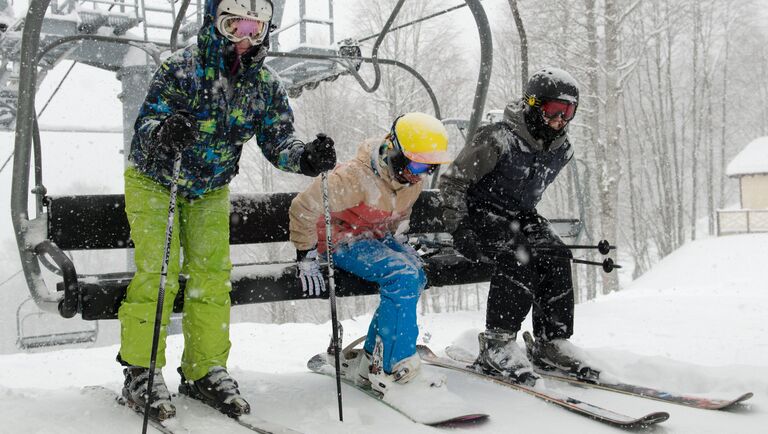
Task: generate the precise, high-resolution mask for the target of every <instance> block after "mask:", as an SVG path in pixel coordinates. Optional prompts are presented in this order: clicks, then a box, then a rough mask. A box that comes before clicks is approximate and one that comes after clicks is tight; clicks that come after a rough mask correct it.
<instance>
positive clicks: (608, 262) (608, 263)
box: [541, 255, 621, 273]
mask: <svg viewBox="0 0 768 434" xmlns="http://www.w3.org/2000/svg"><path fill="white" fill-rule="evenodd" d="M541 256H543V257H545V258H558V259H568V260H569V261H571V262H573V263H574V264H585V265H597V266H599V267H603V271H605V272H606V273H610V272H611V271H613V269H614V268H621V265H619V264H617V263H615V262H613V259H611V258H605V259H603V260H602V261H601V262H597V261H587V260H585V259H577V258H569V257H567V256H560V255H541Z"/></svg>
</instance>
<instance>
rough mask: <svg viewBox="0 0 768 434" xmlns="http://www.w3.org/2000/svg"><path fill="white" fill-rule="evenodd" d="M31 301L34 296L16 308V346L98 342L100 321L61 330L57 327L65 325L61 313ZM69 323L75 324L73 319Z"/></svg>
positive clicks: (38, 346)
mask: <svg viewBox="0 0 768 434" xmlns="http://www.w3.org/2000/svg"><path fill="white" fill-rule="evenodd" d="M30 301H32V297H29V298H27V299H26V300H24V301H23V302H21V304H19V307H18V309H16V346H17V347H18V348H19V349H22V350H33V349H38V348H44V347H49V346H54V345H56V346H58V345H76V344H92V343H94V342H96V338H97V337H98V335H99V322H98V321H93V322H91V323H90V325H89V326H88V328H83V329H79V330H70V331H61V330H59V329H58V328H57V327H60V326H62V325H63V324H62V319H61V317H60V316H59V315H57V314H53V313H50V312H45V311H42V310H40V309H38V307H37V306H36V305H35V304H34V303H29V302H30ZM67 324H68V326H67V328H71V326H72V325H73V324H72V322H71V321H67ZM85 324H89V323H85ZM75 325H76V324H75ZM80 327H82V326H80Z"/></svg>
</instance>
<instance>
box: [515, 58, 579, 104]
mask: <svg viewBox="0 0 768 434" xmlns="http://www.w3.org/2000/svg"><path fill="white" fill-rule="evenodd" d="M523 96H524V98H525V102H526V104H527V105H529V106H531V107H533V106H536V105H540V104H541V101H542V100H548V99H549V100H551V99H559V100H564V101H568V102H572V103H576V104H578V103H579V85H578V84H577V83H576V80H575V79H574V78H573V76H571V74H569V73H568V72H567V71H564V70H562V69H559V68H552V67H546V68H543V69H541V70H539V71H536V72H534V73H533V75H531V77H530V78H529V79H528V83H526V84H525V90H524V91H523Z"/></svg>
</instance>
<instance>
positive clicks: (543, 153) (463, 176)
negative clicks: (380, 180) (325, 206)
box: [439, 101, 573, 232]
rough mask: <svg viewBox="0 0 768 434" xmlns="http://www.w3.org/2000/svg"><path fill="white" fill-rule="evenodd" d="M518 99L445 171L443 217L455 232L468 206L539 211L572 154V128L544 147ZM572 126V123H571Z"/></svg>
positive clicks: (504, 212)
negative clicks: (541, 202) (569, 136)
mask: <svg viewBox="0 0 768 434" xmlns="http://www.w3.org/2000/svg"><path fill="white" fill-rule="evenodd" d="M523 110H524V107H523V104H522V102H520V101H518V102H515V103H512V104H510V105H508V106H507V107H506V109H505V110H504V118H503V120H501V121H500V122H496V123H493V124H490V125H486V126H483V127H481V128H480V129H478V131H477V134H476V135H475V138H474V139H473V141H472V143H470V144H469V145H468V146H465V147H464V149H462V151H461V152H460V153H459V155H458V157H456V159H455V160H454V161H453V163H451V165H450V166H449V167H448V170H447V171H446V172H445V174H443V175H442V176H441V177H440V187H439V188H440V194H441V197H442V200H443V207H444V208H443V210H444V211H443V217H444V222H445V224H446V229H447V230H448V231H449V232H453V231H455V230H456V228H457V227H458V225H459V222H461V221H462V220H463V219H464V218H465V217H466V216H467V214H468V213H469V212H472V213H474V212H479V213H481V215H484V214H487V213H489V212H490V213H493V214H497V215H500V216H505V217H508V218H509V217H514V216H515V215H517V214H518V213H519V212H521V211H535V207H536V205H537V204H538V203H539V201H540V200H541V196H542V194H543V193H544V190H546V188H547V187H548V186H549V185H550V184H551V183H552V182H553V181H554V180H555V177H557V174H558V173H560V170H561V169H562V168H563V167H565V165H566V164H567V163H568V161H570V159H571V158H572V157H573V149H572V147H571V144H570V142H568V138H567V132H566V133H564V134H562V135H561V136H559V137H558V138H557V139H555V140H554V141H553V142H552V143H551V144H550V146H549V147H548V148H547V149H545V148H544V146H543V144H542V143H541V142H540V141H538V140H536V139H534V138H533V136H531V134H530V133H529V132H528V129H527V128H526V125H525V116H524V114H523ZM566 128H567V127H566Z"/></svg>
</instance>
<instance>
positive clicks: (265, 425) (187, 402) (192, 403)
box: [173, 394, 302, 434]
mask: <svg viewBox="0 0 768 434" xmlns="http://www.w3.org/2000/svg"><path fill="white" fill-rule="evenodd" d="M173 400H174V401H175V402H177V403H178V404H180V406H181V407H195V408H196V409H195V410H194V411H195V412H197V413H199V414H204V415H206V416H213V417H220V418H221V419H222V420H227V421H231V422H234V423H237V424H239V425H240V426H242V427H244V428H247V429H249V430H251V431H253V432H257V433H259V434H302V433H301V432H299V431H296V430H293V429H291V428H288V427H286V426H283V425H280V424H277V423H274V422H270V421H267V420H264V419H261V418H260V417H258V416H255V415H252V414H245V415H242V416H239V417H231V416H228V415H226V414H224V413H222V412H221V411H219V410H218V409H216V408H214V407H211V406H210V405H208V404H206V403H205V402H203V401H200V400H198V399H194V398H192V397H189V396H187V395H184V394H178V395H174V396H173Z"/></svg>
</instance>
